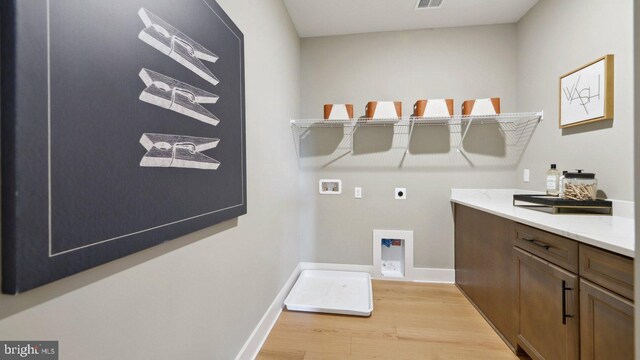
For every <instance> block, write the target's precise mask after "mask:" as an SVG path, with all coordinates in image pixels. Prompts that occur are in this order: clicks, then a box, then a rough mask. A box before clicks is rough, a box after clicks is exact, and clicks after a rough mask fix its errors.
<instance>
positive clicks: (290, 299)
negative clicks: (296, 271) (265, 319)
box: [284, 270, 373, 316]
mask: <svg viewBox="0 0 640 360" xmlns="http://www.w3.org/2000/svg"><path fill="white" fill-rule="evenodd" d="M284 304H285V305H286V306H287V309H289V310H293V311H306V312H322V313H331V314H343V315H357V316H369V315H371V312H372V311H373V293H372V291H371V275H369V274H368V273H364V272H350V271H328V270H304V271H303V272H302V274H300V277H299V278H298V281H296V284H295V285H294V286H293V289H291V292H290V293H289V295H288V296H287V298H286V299H285V301H284Z"/></svg>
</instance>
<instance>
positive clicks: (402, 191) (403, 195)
mask: <svg viewBox="0 0 640 360" xmlns="http://www.w3.org/2000/svg"><path fill="white" fill-rule="evenodd" d="M395 196H396V200H407V188H396V192H395Z"/></svg>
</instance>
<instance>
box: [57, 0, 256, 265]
mask: <svg viewBox="0 0 640 360" xmlns="http://www.w3.org/2000/svg"><path fill="white" fill-rule="evenodd" d="M202 1H203V2H204V4H205V5H207V7H208V8H209V9H211V11H212V12H213V13H214V14H215V15H216V16H217V17H218V18H219V19H220V21H222V23H223V24H224V25H225V26H226V27H227V28H228V29H229V30H230V31H231V33H232V34H233V35H234V36H235V37H236V38H237V39H238V42H239V43H240V45H241V40H240V37H239V36H238V35H237V34H236V33H235V32H234V31H233V29H232V28H231V27H230V26H229V25H228V24H227V23H226V22H225V21H224V20H223V19H222V17H220V15H218V13H216V11H215V10H214V9H213V8H212V7H211V5H209V4H208V3H207V2H206V0H202ZM49 2H50V0H47V145H48V151H47V170H48V198H49V209H48V217H49V257H54V256H58V255H62V254H66V253H70V252H73V251H76V250H81V249H85V248H88V247H90V246H94V245H99V244H103V243H106V242H110V241H113V240H118V239H122V238H125V237H128V236H131V235H137V234H141V233H144V232H147V231H151V230H156V229H159V228H162V227H165V226H170V225H175V224H177V223H181V222H184V221H189V220H193V219H196V218H199V217H202V216H206V215H211V214H213V213H216V212H219V211H224V210H229V209H233V208H236V207H239V206H243V205H244V204H245V201H244V200H245V194H244V192H245V190H244V189H245V184H244V166H242V167H241V169H240V171H241V174H242V181H243V183H242V203H240V204H238V205H234V206H230V207H227V208H224V209H219V210H215V211H211V212H207V213H204V214H200V215H196V216H192V217H189V218H185V219H182V220H177V221H173V222H170V223H167V224H163V225H158V226H154V227H151V228H148V229H144V230H139V231H135V232H132V233H129V234H125V235H120V236H116V237H112V238H110V239H106V240H101V241H96V242H94V243H91V244H87V245H84V246H79V247H76V248H73V249H69V250H65V251H61V252H57V253H55V254H53V253H52V244H53V232H52V221H51V209H52V205H51V204H52V202H51V36H50V28H51V22H50V17H49V15H50V5H49ZM239 49H240V50H239V52H240V59H242V58H243V55H242V46H239ZM243 68H244V66H241V67H240V79H242V70H243ZM243 92H244V84H242V82H241V84H240V94H241V96H242V93H243ZM242 105H243V103H242V102H241V103H240V119H242V118H243V116H244V112H243V108H242ZM243 131H244V124H243V123H242V121H240V151H241V154H240V155H241V158H242V162H243V163H244V162H245V158H244V156H245V154H244V140H243V138H242V134H243Z"/></svg>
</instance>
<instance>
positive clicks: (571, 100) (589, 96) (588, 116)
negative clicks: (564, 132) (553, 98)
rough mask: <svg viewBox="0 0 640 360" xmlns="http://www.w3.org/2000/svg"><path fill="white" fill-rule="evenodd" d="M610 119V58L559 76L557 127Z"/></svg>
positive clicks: (610, 56)
mask: <svg viewBox="0 0 640 360" xmlns="http://www.w3.org/2000/svg"><path fill="white" fill-rule="evenodd" d="M611 119H613V55H606V56H603V57H601V58H599V59H597V60H595V61H593V62H590V63H588V64H586V65H584V66H582V67H580V68H578V69H576V70H573V71H571V72H570V73H567V74H565V75H563V76H561V77H560V128H566V127H571V126H575V125H580V124H586V123H590V122H594V121H600V120H611Z"/></svg>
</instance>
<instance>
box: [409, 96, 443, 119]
mask: <svg viewBox="0 0 640 360" xmlns="http://www.w3.org/2000/svg"><path fill="white" fill-rule="evenodd" d="M412 116H413V117H443V116H453V99H432V100H418V101H416V103H415V105H413V115H412Z"/></svg>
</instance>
